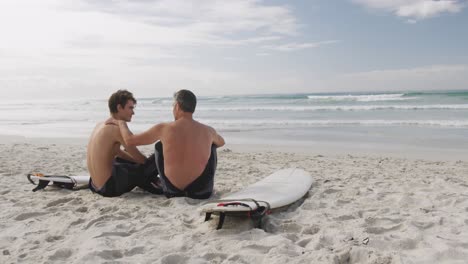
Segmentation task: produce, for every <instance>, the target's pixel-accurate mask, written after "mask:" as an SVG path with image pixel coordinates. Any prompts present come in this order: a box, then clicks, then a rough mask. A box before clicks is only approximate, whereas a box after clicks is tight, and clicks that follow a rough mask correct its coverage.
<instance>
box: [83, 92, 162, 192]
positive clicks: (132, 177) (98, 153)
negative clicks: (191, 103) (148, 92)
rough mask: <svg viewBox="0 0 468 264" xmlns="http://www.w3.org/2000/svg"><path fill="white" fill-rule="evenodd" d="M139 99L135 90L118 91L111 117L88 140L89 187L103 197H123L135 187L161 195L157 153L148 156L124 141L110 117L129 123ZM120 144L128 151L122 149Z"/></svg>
mask: <svg viewBox="0 0 468 264" xmlns="http://www.w3.org/2000/svg"><path fill="white" fill-rule="evenodd" d="M135 104H136V100H135V98H134V97H133V95H132V93H130V92H128V91H126V90H119V91H117V92H115V93H114V94H112V96H111V97H110V98H109V110H110V114H111V117H110V118H109V119H108V120H107V121H106V122H102V123H98V124H97V125H96V127H95V128H94V131H93V133H92V134H91V137H90V139H89V142H88V150H87V164H88V171H89V174H90V176H91V179H90V181H89V188H90V189H91V190H92V191H93V192H95V193H98V194H100V195H102V196H106V197H114V196H120V195H122V194H124V193H126V192H129V191H131V190H132V189H134V188H135V187H136V186H138V187H141V188H143V189H144V190H147V191H149V192H151V193H155V194H162V191H161V189H160V188H156V187H155V182H156V180H157V170H156V164H155V161H154V156H153V157H150V158H149V159H147V158H146V157H145V156H144V155H143V154H142V153H141V152H140V151H139V150H138V149H137V148H136V147H134V146H128V145H126V144H125V142H124V140H123V139H122V135H121V134H120V130H119V127H118V126H116V125H112V124H110V123H109V122H108V121H109V120H123V121H125V122H130V121H131V119H132V116H133V115H134V114H135V113H134V108H135ZM121 146H123V147H124V149H125V150H122V149H121Z"/></svg>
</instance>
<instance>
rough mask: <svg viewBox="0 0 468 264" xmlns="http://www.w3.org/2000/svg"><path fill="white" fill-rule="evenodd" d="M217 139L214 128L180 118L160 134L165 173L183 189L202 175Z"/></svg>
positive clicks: (167, 125) (173, 182)
mask: <svg viewBox="0 0 468 264" xmlns="http://www.w3.org/2000/svg"><path fill="white" fill-rule="evenodd" d="M218 137H219V136H218V135H217V133H216V131H215V130H214V129H213V128H211V127H209V126H206V125H204V124H201V123H199V122H197V121H195V120H190V119H184V118H181V119H179V120H177V121H174V122H171V123H167V124H166V125H165V127H164V129H163V133H162V135H161V141H162V143H163V145H164V149H163V155H164V171H165V174H166V176H167V178H168V179H169V180H170V181H171V183H172V184H173V185H174V186H175V187H177V188H178V189H180V190H184V189H185V187H186V186H187V185H189V184H190V183H192V182H193V181H194V180H195V179H196V178H198V177H199V176H200V175H201V174H202V172H203V170H204V169H205V167H206V164H207V162H208V159H209V158H210V154H211V145H212V144H214V143H217V142H219V141H220V140H219V139H218ZM218 144H220V143H218ZM223 144H224V141H223ZM220 145H221V144H220Z"/></svg>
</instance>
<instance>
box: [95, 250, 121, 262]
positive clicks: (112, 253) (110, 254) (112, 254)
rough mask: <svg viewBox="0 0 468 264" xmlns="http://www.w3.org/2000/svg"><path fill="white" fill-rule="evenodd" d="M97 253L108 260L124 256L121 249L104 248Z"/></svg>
mask: <svg viewBox="0 0 468 264" xmlns="http://www.w3.org/2000/svg"><path fill="white" fill-rule="evenodd" d="M96 255H97V256H99V257H101V258H103V259H106V260H114V259H120V258H123V254H122V252H121V251H120V250H103V251H100V252H98V253H97V254H96Z"/></svg>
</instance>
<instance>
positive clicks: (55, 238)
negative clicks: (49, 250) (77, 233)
mask: <svg viewBox="0 0 468 264" xmlns="http://www.w3.org/2000/svg"><path fill="white" fill-rule="evenodd" d="M62 239H64V237H63V236H48V237H47V238H46V241H47V242H55V241H57V240H62Z"/></svg>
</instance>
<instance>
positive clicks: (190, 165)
mask: <svg viewBox="0 0 468 264" xmlns="http://www.w3.org/2000/svg"><path fill="white" fill-rule="evenodd" d="M196 104H197V98H196V97H195V95H194V94H193V93H192V92H191V91H188V90H180V91H178V92H176V93H175V94H174V104H173V110H172V112H173V115H174V119H175V121H173V122H169V123H161V124H157V125H154V126H153V127H151V128H150V129H148V130H147V131H145V132H143V133H141V134H137V135H134V134H132V132H130V130H129V129H128V126H127V121H126V120H123V119H121V120H118V121H117V123H118V124H119V127H120V132H121V134H122V137H123V140H124V142H125V144H126V145H127V146H140V145H148V144H152V143H154V142H156V141H158V142H157V143H156V145H155V155H156V157H155V158H156V166H157V169H158V172H159V176H160V182H159V184H160V185H161V186H162V190H163V192H164V194H165V195H166V196H167V197H169V198H170V197H178V196H187V197H191V198H195V199H206V198H209V197H210V196H211V194H212V192H213V184H214V174H215V170H216V162H217V160H216V148H217V147H222V146H223V145H224V139H223V138H222V137H221V136H220V135H219V134H218V133H217V132H216V131H215V130H214V129H213V128H212V127H209V126H207V125H204V124H202V123H200V122H197V121H195V120H194V119H193V113H194V112H195V107H196Z"/></svg>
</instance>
